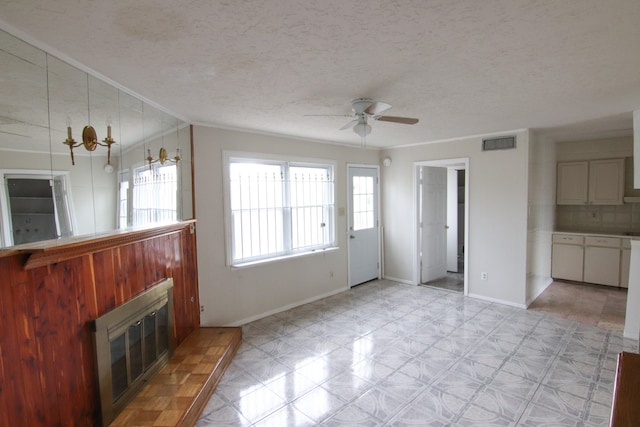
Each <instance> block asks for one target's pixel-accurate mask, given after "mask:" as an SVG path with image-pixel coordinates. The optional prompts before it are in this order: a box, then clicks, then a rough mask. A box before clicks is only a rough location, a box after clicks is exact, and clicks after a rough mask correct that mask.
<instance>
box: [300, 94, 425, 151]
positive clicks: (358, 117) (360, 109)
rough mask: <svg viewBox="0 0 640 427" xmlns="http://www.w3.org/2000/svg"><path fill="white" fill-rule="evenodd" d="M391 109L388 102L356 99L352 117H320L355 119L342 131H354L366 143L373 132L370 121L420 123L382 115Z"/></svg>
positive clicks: (352, 107)
mask: <svg viewBox="0 0 640 427" xmlns="http://www.w3.org/2000/svg"><path fill="white" fill-rule="evenodd" d="M390 108H391V104H387V103H386V102H380V101H374V100H373V99H372V98H356V99H354V100H352V101H351V110H352V111H353V115H352V116H349V115H346V116H345V115H342V114H320V116H323V117H327V116H334V117H353V118H352V120H351V121H350V122H349V123H347V124H346V125H344V126H342V127H341V128H340V130H346V129H352V130H353V132H354V133H355V134H356V135H358V136H359V137H360V138H361V139H362V140H363V143H364V139H365V137H366V136H367V135H369V134H370V133H371V130H372V127H371V125H370V124H369V123H368V121H369V119H371V120H377V121H381V122H391V123H400V124H403V125H415V124H416V123H418V121H419V120H418V119H414V118H411V117H399V116H383V115H382V114H381V113H383V112H384V111H387V110H388V109H390ZM308 116H316V114H309V115H308Z"/></svg>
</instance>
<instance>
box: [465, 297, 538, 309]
mask: <svg viewBox="0 0 640 427" xmlns="http://www.w3.org/2000/svg"><path fill="white" fill-rule="evenodd" d="M467 296H468V297H469V298H475V299H479V300H483V301H489V302H495V303H497V304H502V305H508V306H511V307H516V308H522V309H525V310H526V309H527V306H526V305H524V304H518V303H515V302H511V301H507V300H502V299H498V298H491V297H486V296H484V295H478V294H468V295H467Z"/></svg>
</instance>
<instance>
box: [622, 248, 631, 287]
mask: <svg viewBox="0 0 640 427" xmlns="http://www.w3.org/2000/svg"><path fill="white" fill-rule="evenodd" d="M621 256H622V258H620V287H623V288H628V287H629V267H630V265H631V250H630V249H623V250H622V255H621Z"/></svg>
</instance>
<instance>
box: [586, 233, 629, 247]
mask: <svg viewBox="0 0 640 427" xmlns="http://www.w3.org/2000/svg"><path fill="white" fill-rule="evenodd" d="M620 240H622V239H620V238H619V237H597V236H587V237H586V238H585V243H586V245H587V246H600V247H603V248H619V247H620V243H621V242H620Z"/></svg>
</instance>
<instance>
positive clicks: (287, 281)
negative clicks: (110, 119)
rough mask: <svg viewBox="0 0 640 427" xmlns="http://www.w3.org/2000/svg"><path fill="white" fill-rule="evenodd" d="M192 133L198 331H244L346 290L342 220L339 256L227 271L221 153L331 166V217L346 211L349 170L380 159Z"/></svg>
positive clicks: (317, 146)
mask: <svg viewBox="0 0 640 427" xmlns="http://www.w3.org/2000/svg"><path fill="white" fill-rule="evenodd" d="M193 132H194V136H193V139H194V147H193V152H194V170H195V171H194V172H195V183H194V195H195V196H194V197H195V200H196V218H197V220H198V222H197V226H196V227H197V243H198V281H199V286H200V304H201V305H204V307H205V311H204V312H203V313H201V324H202V325H204V326H211V325H238V324H243V323H245V322H247V321H249V320H253V319H256V318H260V317H263V316H265V315H268V314H271V313H275V312H278V311H281V310H283V309H286V308H288V307H291V306H295V305H299V304H301V303H304V302H307V301H312V300H314V299H317V298H320V297H323V296H326V295H330V294H333V293H336V292H340V291H342V290H345V289H347V288H348V285H347V283H348V282H347V240H346V236H347V233H346V231H347V230H346V229H347V225H346V216H337V224H336V235H337V242H338V246H339V249H337V250H332V251H326V252H323V253H316V254H312V255H307V256H302V257H296V258H290V259H287V260H282V261H276V262H271V263H265V264H258V265H253V266H248V267H243V268H230V267H228V266H227V265H226V262H225V258H226V254H225V229H224V224H225V221H224V206H223V200H224V198H223V183H222V170H223V168H222V165H223V163H222V161H223V160H222V159H223V157H222V156H223V151H225V150H230V151H245V152H251V153H268V154H279V155H288V156H298V157H304V158H317V159H327V160H329V161H334V162H336V163H337V167H336V171H335V173H336V176H335V179H336V195H335V196H336V199H335V202H336V208H338V209H336V212H337V211H339V209H340V208H345V209H346V207H347V200H346V193H347V183H346V172H347V163H361V164H378V162H379V157H378V152H377V151H371V150H363V149H360V148H348V147H344V146H339V145H330V144H321V143H314V142H309V141H302V140H295V139H288V138H279V137H275V136H265V135H260V134H254V133H248V132H236V131H228V130H221V129H213V128H207V127H202V126H194V129H193Z"/></svg>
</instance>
